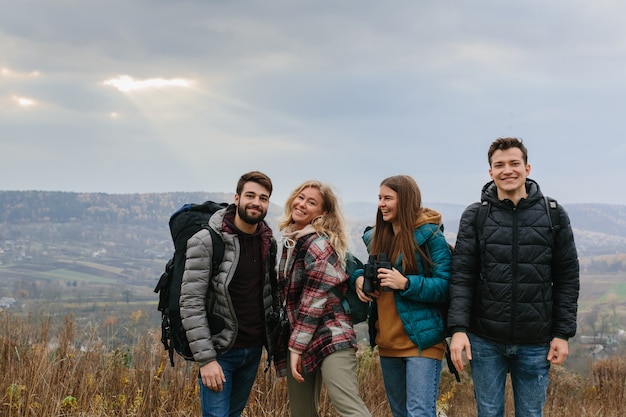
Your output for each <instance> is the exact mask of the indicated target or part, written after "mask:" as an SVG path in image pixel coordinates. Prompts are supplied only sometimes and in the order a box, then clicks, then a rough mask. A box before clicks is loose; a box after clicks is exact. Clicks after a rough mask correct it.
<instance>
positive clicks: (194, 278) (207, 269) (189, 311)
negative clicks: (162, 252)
mask: <svg viewBox="0 0 626 417" xmlns="http://www.w3.org/2000/svg"><path fill="white" fill-rule="evenodd" d="M207 236H208V237H207ZM212 253H213V247H212V243H211V235H210V233H209V231H208V230H203V231H200V232H198V233H196V234H195V235H194V236H192V237H191V239H189V240H188V241H187V260H186V262H185V272H184V274H183V281H182V285H181V288H180V316H181V319H182V323H183V327H184V328H185V333H186V335H187V341H188V342H189V347H190V349H191V352H192V353H193V357H194V360H195V361H196V362H198V363H199V364H200V365H204V364H206V363H208V362H211V361H213V360H215V358H216V356H217V352H216V350H215V347H214V346H213V342H212V341H211V331H210V329H209V323H208V319H207V311H206V302H207V296H206V295H207V294H208V290H209V284H210V278H211V272H212V271H211V267H212V266H211V260H212Z"/></svg>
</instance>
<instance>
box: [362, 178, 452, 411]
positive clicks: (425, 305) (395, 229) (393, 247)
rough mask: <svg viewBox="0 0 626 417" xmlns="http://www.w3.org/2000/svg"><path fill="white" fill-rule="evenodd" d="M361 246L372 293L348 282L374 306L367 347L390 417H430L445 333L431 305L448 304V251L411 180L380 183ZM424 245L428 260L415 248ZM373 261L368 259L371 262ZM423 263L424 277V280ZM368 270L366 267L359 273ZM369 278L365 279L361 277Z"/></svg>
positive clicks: (438, 218)
mask: <svg viewBox="0 0 626 417" xmlns="http://www.w3.org/2000/svg"><path fill="white" fill-rule="evenodd" d="M363 241H364V242H365V245H366V246H367V250H368V253H369V254H370V259H371V258H372V256H377V257H378V258H379V261H380V258H381V256H380V255H381V254H385V255H387V257H388V259H389V260H390V261H391V265H384V264H376V266H377V270H376V272H375V273H374V277H375V279H374V280H373V281H374V282H373V284H374V289H373V291H371V292H367V293H364V292H363V290H364V288H363V286H364V284H365V290H366V291H370V288H368V286H369V284H371V283H372V282H371V281H370V280H369V279H368V282H364V281H365V279H364V277H363V276H359V277H357V278H356V280H355V287H356V291H357V294H358V295H359V298H361V300H363V301H373V303H372V309H371V316H370V318H369V327H370V342H371V343H372V345H378V349H379V356H380V363H381V369H382V373H383V381H384V384H385V390H386V392H387V398H388V400H389V405H390V407H391V411H392V413H393V415H394V417H416V416H420V417H421V416H432V417H435V416H436V413H437V411H436V402H437V394H438V389H439V375H440V374H441V361H442V359H443V357H444V353H445V348H446V347H445V343H444V336H445V328H444V323H443V319H442V317H441V315H440V314H439V311H438V306H439V305H441V304H442V303H444V302H445V301H447V299H448V280H449V276H450V265H451V259H452V253H451V251H450V247H449V246H448V243H447V242H446V239H445V237H444V235H443V231H442V224H441V214H439V213H437V212H436V211H434V210H430V209H427V208H424V207H422V199H421V193H420V190H419V187H418V186H417V183H416V182H415V180H414V179H413V178H411V177H410V176H407V175H397V176H393V177H389V178H386V179H385V180H383V181H382V183H381V185H380V193H379V196H378V211H377V215H376V225H375V227H374V228H372V229H369V230H366V232H365V234H364V236H363ZM424 243H426V245H427V247H428V252H429V255H430V256H427V254H425V253H423V252H422V249H421V248H420V246H421V245H422V244H424ZM372 263H373V261H368V265H371V264H372ZM424 263H428V265H430V267H429V268H428V269H429V270H431V271H432V273H431V274H428V275H430V276H424ZM367 269H368V266H366V270H367ZM365 275H366V276H367V277H368V278H369V275H370V274H365Z"/></svg>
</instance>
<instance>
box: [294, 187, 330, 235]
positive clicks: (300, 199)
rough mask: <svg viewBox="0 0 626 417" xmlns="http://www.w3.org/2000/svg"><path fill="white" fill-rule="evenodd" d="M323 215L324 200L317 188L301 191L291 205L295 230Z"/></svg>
mask: <svg viewBox="0 0 626 417" xmlns="http://www.w3.org/2000/svg"><path fill="white" fill-rule="evenodd" d="M324 214H326V212H325V211H324V199H323V198H322V194H321V193H320V191H319V190H318V189H317V188H313V187H308V188H305V189H303V190H302V191H301V192H300V193H299V194H298V195H297V196H296V198H295V199H294V200H293V202H292V203H291V218H292V220H293V223H294V224H295V226H296V229H297V230H300V229H302V228H304V227H305V226H306V225H307V224H310V223H311V222H312V221H313V219H315V218H316V217H319V216H322V215H324Z"/></svg>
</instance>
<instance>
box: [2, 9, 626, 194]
mask: <svg viewBox="0 0 626 417" xmlns="http://www.w3.org/2000/svg"><path fill="white" fill-rule="evenodd" d="M624 16H626V2H623V1H622V0H589V1H580V0H551V1H550V2H546V1H545V0H541V1H539V0H526V1H508V2H502V1H498V0H493V1H489V0H476V1H472V2H469V1H465V0H453V1H445V0H444V1H432V2H431V1H388V2H373V1H361V0H358V1H357V0H345V1H319V0H318V1H288V0H284V1H277V0H265V1H237V0H233V1H226V0H220V1H217V0H216V1H209V0H197V1H180V0H178V1H166V0H107V1H100V0H15V1H14V0H11V1H7V0H0V146H1V152H0V158H1V159H0V161H1V163H0V189H2V190H31V189H34V190H61V191H77V192H106V193H147V192H167V191H207V192H212V191H216V192H217V191H223V192H234V187H235V183H236V181H237V179H238V177H239V176H240V175H241V174H242V173H243V172H246V171H249V170H252V169H259V170H262V171H264V172H266V173H267V174H269V175H270V176H271V177H272V179H273V180H274V184H275V190H276V191H275V194H274V196H273V199H272V201H273V202H275V203H277V204H281V205H282V203H283V202H284V199H285V198H286V196H287V194H288V193H289V192H290V191H291V190H292V189H293V188H294V187H296V186H297V185H298V184H299V183H300V182H302V181H304V180H306V179H311V178H315V179H320V180H323V181H326V182H329V183H331V184H332V185H334V186H335V187H336V189H337V190H338V191H339V193H340V195H341V196H342V198H343V200H344V201H346V202H351V201H376V199H377V193H378V185H379V183H380V181H381V180H382V179H383V178H385V177H387V176H390V175H395V174H399V173H402V174H410V175H412V176H413V177H414V178H415V179H416V180H417V181H418V183H419V184H420V187H421V188H422V193H423V197H424V200H425V201H426V202H442V203H443V202H447V203H458V204H464V205H465V204H469V203H471V202H473V201H477V200H478V199H479V196H480V189H481V187H482V185H483V184H484V183H485V182H487V181H488V180H489V177H488V165H487V161H486V151H487V148H488V146H489V144H490V143H491V141H492V140H494V139H495V138H497V137H500V136H517V137H521V138H523V139H524V141H525V143H526V145H527V146H528V148H529V153H530V155H529V162H530V163H531V165H532V171H531V178H534V179H535V180H537V181H538V182H539V183H540V185H541V187H542V189H543V191H544V192H545V193H546V194H549V195H552V196H553V197H555V198H557V199H558V200H559V201H561V202H562V203H582V202H594V203H611V204H626V193H625V187H624V183H623V179H624V177H625V174H626V164H625V163H624V160H625V158H626V142H625V140H624V137H625V134H626V121H625V114H626V91H625V90H626V25H624V21H623V19H624Z"/></svg>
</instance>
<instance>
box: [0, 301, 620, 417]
mask: <svg viewBox="0 0 626 417" xmlns="http://www.w3.org/2000/svg"><path fill="white" fill-rule="evenodd" d="M55 320H56V321H55ZM263 365H264V364H262V366H263ZM0 369H1V370H2V371H1V372H0V415H1V416H3V417H22V416H29V417H35V416H37V417H38V416H51V417H55V416H67V417H87V416H88V417H110V416H111V417H112V416H120V417H130V416H154V417H160V416H163V417H165V416H180V417H182V416H197V415H199V400H198V388H197V380H196V375H197V369H196V367H195V366H194V365H193V364H192V363H186V362H185V361H183V360H182V359H180V358H176V367H174V368H172V367H171V366H170V365H169V358H168V357H167V354H166V352H164V351H163V350H162V347H161V345H160V342H159V341H158V337H157V335H156V330H155V331H154V332H148V333H146V334H145V335H144V336H143V337H141V338H140V339H139V340H138V341H137V343H136V344H134V345H133V346H129V347H126V348H120V349H117V350H114V351H112V352H111V351H109V350H108V349H105V347H104V344H103V343H101V342H99V340H98V337H97V336H96V335H95V334H84V333H81V331H80V330H79V329H77V326H76V324H75V323H74V322H73V320H72V319H71V318H63V319H52V318H36V317H34V316H30V317H27V318H23V317H18V316H15V315H12V314H10V313H7V312H0ZM358 373H359V375H358V377H359V382H360V389H361V393H362V396H363V399H364V400H365V402H366V404H367V405H368V406H369V408H370V410H371V411H372V416H373V417H383V416H389V415H390V412H389V408H388V405H387V401H386V397H385V391H384V388H383V384H382V378H381V374H380V366H379V362H378V358H377V356H376V353H375V352H372V351H371V350H369V349H365V350H363V352H361V353H360V354H359V370H358ZM461 376H462V382H461V383H457V382H456V381H454V379H453V378H452V376H451V375H450V374H448V373H447V371H446V372H444V373H443V374H442V380H441V386H440V398H439V405H440V408H441V410H442V411H443V412H445V413H446V414H447V415H448V416H449V417H453V416H463V417H472V416H475V415H476V411H475V405H474V399H473V393H472V383H471V378H470V376H469V375H468V373H467V372H464V373H462V374H461ZM508 391H509V393H508V400H507V407H508V408H507V409H508V414H507V416H508V417H510V416H513V411H512V403H511V398H510V397H511V395H510V387H509V389H508ZM625 403H626V360H624V358H613V359H609V360H606V361H599V362H597V363H596V364H595V365H594V367H593V369H592V374H591V375H590V376H589V377H588V378H583V377H581V376H578V375H576V374H572V373H568V372H567V371H566V370H565V369H563V368H562V367H553V370H552V373H551V382H550V386H549V390H548V401H547V403H546V407H545V416H546V417H572V416H576V417H613V416H620V415H623V407H624V404H625ZM245 415H246V416H248V417H251V416H276V417H282V416H288V415H289V407H288V399H287V388H286V383H285V380H284V379H277V378H276V376H275V373H274V370H273V369H270V370H269V371H268V372H267V373H264V372H263V371H262V370H260V372H259V374H258V377H257V382H256V384H255V386H254V389H253V391H252V394H251V397H250V401H249V403H248V406H247V407H246V410H245ZM320 416H323V417H335V416H337V414H336V413H335V412H334V410H333V409H332V407H331V406H330V404H329V402H328V399H327V397H326V395H325V393H323V401H322V406H321V410H320Z"/></svg>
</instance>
